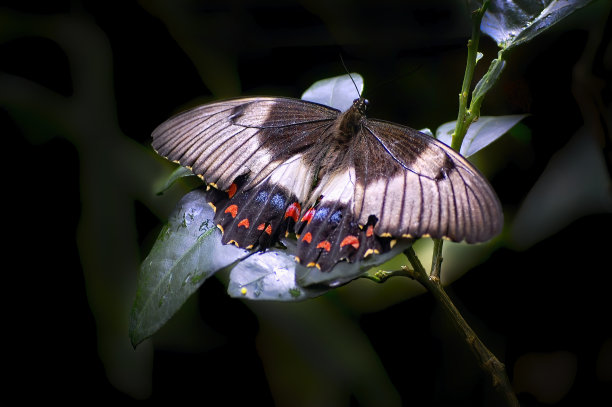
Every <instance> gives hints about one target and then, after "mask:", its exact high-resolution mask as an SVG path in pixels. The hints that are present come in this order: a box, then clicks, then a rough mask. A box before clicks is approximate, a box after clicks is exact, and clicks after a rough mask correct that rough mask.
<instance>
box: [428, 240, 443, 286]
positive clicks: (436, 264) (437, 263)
mask: <svg viewBox="0 0 612 407" xmlns="http://www.w3.org/2000/svg"><path fill="white" fill-rule="evenodd" d="M433 244H434V248H433V256H432V259H431V273H430V277H431V278H436V279H438V280H440V270H441V269H442V246H443V244H444V240H442V239H433Z"/></svg>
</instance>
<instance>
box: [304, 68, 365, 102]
mask: <svg viewBox="0 0 612 407" xmlns="http://www.w3.org/2000/svg"><path fill="white" fill-rule="evenodd" d="M351 78H352V79H351ZM353 81H355V83H353ZM355 86H356V87H357V88H355ZM362 91H363V77H362V76H361V75H359V74H358V73H352V74H350V75H341V76H335V77H333V78H327V79H322V80H320V81H317V82H315V83H313V84H312V85H311V86H310V87H309V88H308V89H306V91H305V92H304V93H303V94H302V99H303V100H307V101H309V102H315V103H320V104H322V105H326V106H331V107H334V108H336V109H338V110H341V111H345V110H347V109H348V108H349V107H351V106H352V105H353V101H354V100H355V99H357V98H358V97H360V96H361V92H362Z"/></svg>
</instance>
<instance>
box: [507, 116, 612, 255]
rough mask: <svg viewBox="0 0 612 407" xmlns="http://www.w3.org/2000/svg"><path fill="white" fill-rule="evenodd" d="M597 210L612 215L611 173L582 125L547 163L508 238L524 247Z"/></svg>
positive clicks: (597, 147) (522, 248)
mask: <svg viewBox="0 0 612 407" xmlns="http://www.w3.org/2000/svg"><path fill="white" fill-rule="evenodd" d="M599 213H609V214H612V194H611V193H610V174H609V172H608V168H607V167H606V159H605V156H604V153H603V150H602V148H601V146H600V145H599V144H598V142H597V140H596V138H595V137H592V134H591V133H589V130H588V129H586V128H585V127H583V128H582V129H580V130H579V131H578V132H577V133H576V134H574V136H573V137H572V138H571V139H570V141H569V142H568V143H567V144H566V145H565V146H563V147H562V148H561V149H560V150H559V151H557V152H556V153H555V154H554V155H553V156H552V158H551V159H550V161H549V162H548V164H547V165H546V168H545V169H544V171H543V172H542V174H541V175H540V177H539V179H538V180H537V181H536V182H535V184H534V185H533V187H532V189H531V190H530V191H529V193H528V194H527V196H526V197H525V200H524V201H523V203H522V204H521V206H520V208H519V210H518V212H517V214H516V216H515V218H514V221H513V226H512V231H511V235H510V238H511V239H512V240H511V241H512V243H513V244H514V245H515V246H514V247H515V248H517V249H519V250H525V249H527V248H529V247H531V246H533V245H534V244H536V243H538V242H539V241H541V240H544V239H546V238H547V237H549V236H551V235H553V234H555V233H557V232H558V231H559V230H561V229H563V228H564V227H566V226H568V225H569V224H571V223H572V222H573V221H575V220H576V219H579V218H581V217H583V216H588V215H591V214H599ZM601 233H608V230H607V229H606V230H602V231H601ZM585 237H586V238H591V237H592V238H596V237H597V236H585ZM608 239H609V238H608Z"/></svg>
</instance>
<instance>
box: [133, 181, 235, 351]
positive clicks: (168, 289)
mask: <svg viewBox="0 0 612 407" xmlns="http://www.w3.org/2000/svg"><path fill="white" fill-rule="evenodd" d="M213 217H214V213H213V211H212V209H211V208H210V207H209V206H208V204H207V203H206V200H205V199H204V191H203V190H202V189H197V190H194V191H191V192H189V193H188V194H186V195H185V196H184V197H183V198H182V199H181V201H180V202H179V203H178V205H177V207H176V209H175V211H174V212H173V213H172V214H171V215H170V217H169V220H168V223H167V224H166V225H165V227H164V228H163V229H162V231H161V232H160V234H159V236H158V238H157V241H156V242H155V244H154V245H153V248H152V249H151V252H150V253H149V255H148V256H147V258H146V259H145V260H144V262H143V263H142V265H141V268H140V274H139V276H138V289H137V292H136V300H135V301H134V306H133V307H132V312H131V315H130V338H131V340H132V344H133V345H134V346H135V345H137V344H138V343H140V342H142V341H143V340H144V339H146V338H147V337H149V336H151V335H153V333H155V332H156V331H157V330H158V329H159V328H160V327H161V326H163V325H164V324H165V323H166V322H167V321H168V320H169V319H170V318H171V317H172V315H174V313H175V312H176V311H178V310H179V308H180V307H181V306H182V305H183V303H184V302H185V301H186V300H187V298H189V296H190V295H191V294H193V293H194V292H195V291H196V290H197V289H198V288H199V287H200V285H202V283H203V282H204V281H205V280H206V279H207V278H209V277H210V276H212V275H213V274H214V273H215V272H217V271H219V270H221V269H222V268H224V267H226V266H228V265H230V264H232V263H233V262H234V261H236V260H237V259H239V258H240V257H242V256H245V255H246V253H247V252H246V251H245V250H242V249H238V248H237V247H235V246H232V245H223V244H221V232H220V231H219V230H218V229H217V227H216V226H215V224H214V222H213V221H212V219H213Z"/></svg>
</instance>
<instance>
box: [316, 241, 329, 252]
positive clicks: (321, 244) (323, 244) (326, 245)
mask: <svg viewBox="0 0 612 407" xmlns="http://www.w3.org/2000/svg"><path fill="white" fill-rule="evenodd" d="M317 249H325V250H326V251H330V249H331V243H329V242H328V241H327V240H323V241H321V242H319V244H318V245H317Z"/></svg>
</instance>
